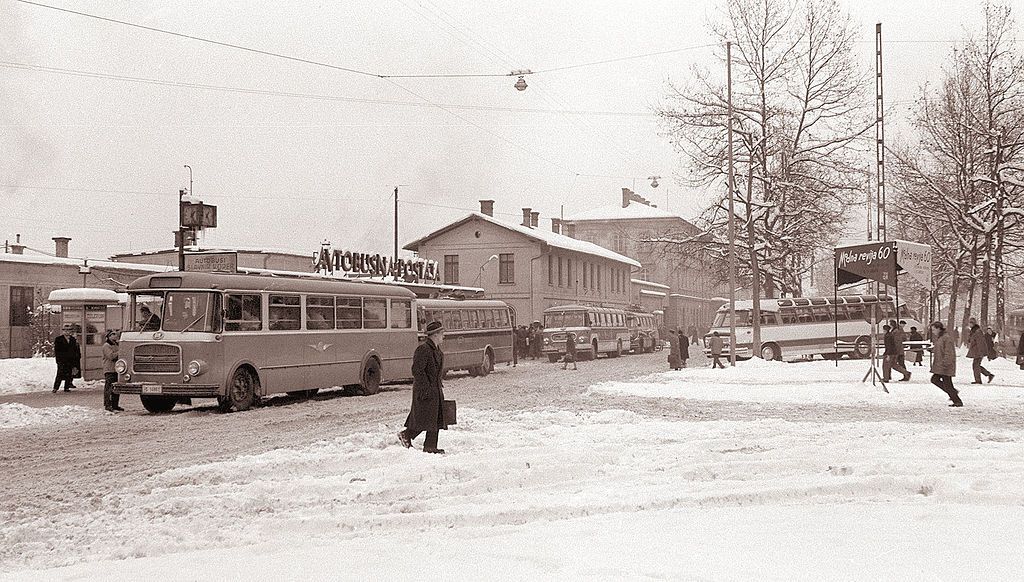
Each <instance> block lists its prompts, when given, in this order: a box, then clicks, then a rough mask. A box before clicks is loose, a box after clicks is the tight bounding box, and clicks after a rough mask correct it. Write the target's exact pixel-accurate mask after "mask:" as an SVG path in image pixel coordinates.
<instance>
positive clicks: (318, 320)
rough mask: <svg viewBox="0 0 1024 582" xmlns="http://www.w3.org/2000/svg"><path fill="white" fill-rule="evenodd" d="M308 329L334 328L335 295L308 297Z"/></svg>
mask: <svg viewBox="0 0 1024 582" xmlns="http://www.w3.org/2000/svg"><path fill="white" fill-rule="evenodd" d="M306 329H334V297H330V296H320V295H310V296H308V297H306Z"/></svg>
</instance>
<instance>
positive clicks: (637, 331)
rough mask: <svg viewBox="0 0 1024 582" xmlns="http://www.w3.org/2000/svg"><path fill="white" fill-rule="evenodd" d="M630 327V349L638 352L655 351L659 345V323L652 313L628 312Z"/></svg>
mask: <svg viewBox="0 0 1024 582" xmlns="http://www.w3.org/2000/svg"><path fill="white" fill-rule="evenodd" d="M626 327H627V328H628V329H629V349H630V351H631V352H633V353H636V354H641V353H650V352H653V351H654V349H655V347H656V346H657V345H658V341H659V340H660V338H659V337H658V324H657V321H656V319H655V316H654V314H652V313H642V312H638V311H627V312H626Z"/></svg>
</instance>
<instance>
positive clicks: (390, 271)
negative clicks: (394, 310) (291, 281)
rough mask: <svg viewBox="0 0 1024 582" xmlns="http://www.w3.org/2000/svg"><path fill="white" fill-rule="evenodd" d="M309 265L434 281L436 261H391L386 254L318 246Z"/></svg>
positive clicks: (332, 270) (320, 269)
mask: <svg viewBox="0 0 1024 582" xmlns="http://www.w3.org/2000/svg"><path fill="white" fill-rule="evenodd" d="M313 267H314V268H315V269H316V271H317V272H323V273H335V272H339V273H348V274H353V275H368V276H370V277H386V276H388V275H390V276H392V277H394V278H395V279H403V280H409V279H413V280H415V281H436V280H437V278H438V277H437V275H438V271H437V262H436V261H429V260H426V259H408V260H404V261H402V260H400V261H395V260H394V259H393V258H391V257H388V256H386V255H380V254H371V253H360V252H355V251H345V250H331V249H329V248H324V249H321V250H320V252H318V253H316V254H314V255H313Z"/></svg>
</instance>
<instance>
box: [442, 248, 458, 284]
mask: <svg viewBox="0 0 1024 582" xmlns="http://www.w3.org/2000/svg"><path fill="white" fill-rule="evenodd" d="M444 284H445V285H458V284H459V255H445V256H444Z"/></svg>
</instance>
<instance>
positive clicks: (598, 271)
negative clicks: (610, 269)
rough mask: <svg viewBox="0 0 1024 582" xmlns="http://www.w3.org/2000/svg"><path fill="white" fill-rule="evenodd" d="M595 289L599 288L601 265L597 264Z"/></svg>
mask: <svg viewBox="0 0 1024 582" xmlns="http://www.w3.org/2000/svg"><path fill="white" fill-rule="evenodd" d="M597 290H598V291H600V290H601V265H598V266H597Z"/></svg>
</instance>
